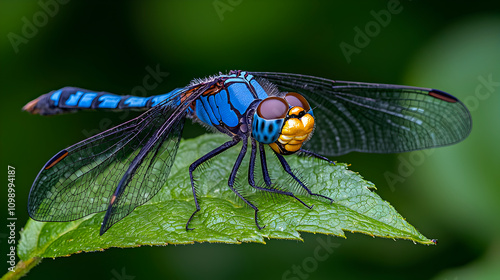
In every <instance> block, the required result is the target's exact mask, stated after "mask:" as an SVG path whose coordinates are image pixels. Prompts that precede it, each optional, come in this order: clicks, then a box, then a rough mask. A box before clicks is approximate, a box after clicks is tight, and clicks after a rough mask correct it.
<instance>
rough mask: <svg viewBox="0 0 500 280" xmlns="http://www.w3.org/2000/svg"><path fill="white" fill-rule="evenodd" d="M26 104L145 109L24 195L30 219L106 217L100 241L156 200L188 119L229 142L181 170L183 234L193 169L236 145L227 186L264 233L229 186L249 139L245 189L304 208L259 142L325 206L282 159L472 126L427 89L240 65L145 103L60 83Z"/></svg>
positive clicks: (455, 133) (407, 146)
mask: <svg viewBox="0 0 500 280" xmlns="http://www.w3.org/2000/svg"><path fill="white" fill-rule="evenodd" d="M23 109H24V110H25V111H28V112H30V113H33V114H40V115H54V114H62V113H67V112H75V111H79V110H87V109H108V110H127V109H136V110H145V112H144V113H142V114H141V115H140V116H138V117H136V118H134V119H132V120H129V121H126V122H124V123H122V124H120V125H118V126H116V127H113V128H111V129H109V130H106V131H104V132H102V133H99V134H97V135H95V136H92V137H90V138H88V139H85V140H83V141H81V142H79V143H77V144H74V145H73V146H70V147H68V148H66V149H64V150H62V151H60V152H59V153H57V154H56V155H55V156H54V157H52V158H51V159H50V160H49V161H48V162H47V163H46V164H45V166H44V167H43V168H42V170H41V171H40V173H39V174H38V176H37V177H36V179H35V181H34V183H33V186H32V188H31V190H30V194H29V199H28V212H29V215H30V217H31V218H33V219H34V220H38V221H72V220H76V219H79V218H82V217H85V216H87V215H90V214H92V213H97V212H101V211H106V213H105V216H104V220H103V222H102V226H101V229H100V234H101V235H102V234H104V233H105V232H106V231H107V230H108V229H109V228H110V227H111V226H112V225H114V224H115V223H117V222H118V221H120V220H121V219H123V218H124V217H126V216H127V215H129V214H130V213H131V212H132V211H133V210H134V209H135V208H136V207H137V206H140V205H142V204H144V203H146V202H147V201H148V200H150V199H151V198H153V197H154V196H155V195H156V194H157V193H158V191H159V190H160V188H161V187H162V186H163V185H164V184H165V183H166V182H167V180H168V175H169V172H170V169H171V167H172V163H173V161H174V159H175V156H176V152H177V148H178V145H179V140H180V138H181V135H182V130H183V126H184V122H185V119H186V118H190V119H192V120H193V121H195V122H198V123H200V124H202V125H203V126H205V127H208V128H211V129H212V130H216V131H219V132H221V133H224V134H226V135H228V136H229V138H230V140H228V141H227V142H225V143H224V144H222V145H221V146H219V147H218V148H216V149H214V150H212V151H211V152H209V153H207V154H206V155H204V156H202V157H201V158H199V159H198V160H196V161H195V162H193V163H192V164H191V165H190V167H189V175H190V179H191V187H192V192H193V197H194V205H195V207H196V208H195V210H194V212H193V214H192V215H191V216H190V217H189V218H188V220H187V223H186V230H191V229H192V228H190V227H189V224H190V222H191V220H192V219H193V217H195V215H196V213H197V212H198V211H200V209H201V208H200V204H199V202H198V196H197V193H196V188H195V181H194V179H193V172H194V171H195V170H196V169H197V167H199V166H200V165H202V164H203V163H205V162H207V161H208V160H210V159H211V158H213V157H215V156H216V155H218V154H220V153H222V152H224V151H225V150H227V149H229V148H231V147H233V146H235V145H236V144H238V143H239V142H242V143H243V145H242V148H241V151H240V153H239V155H238V157H237V158H236V160H235V163H234V165H233V168H232V172H231V173H230V176H229V179H228V187H229V188H230V189H231V190H232V191H233V192H234V193H235V194H236V195H237V196H238V197H239V198H240V199H241V200H243V201H244V202H245V203H246V204H248V205H249V206H250V207H251V208H252V209H253V210H254V212H255V217H254V219H255V224H256V226H257V228H259V229H262V228H263V227H264V226H261V225H260V224H259V221H258V215H257V214H258V211H259V208H258V207H257V205H255V204H253V203H252V202H251V201H249V200H248V199H247V198H246V197H245V196H244V195H242V194H241V193H240V192H238V190H237V189H235V187H234V183H235V179H236V174H237V171H238V169H239V168H240V164H241V162H242V160H243V159H244V157H245V155H246V154H247V149H248V148H247V147H248V142H249V141H250V144H251V151H250V161H249V170H248V183H249V185H250V186H251V187H253V188H255V189H258V190H261V191H266V192H271V193H275V194H278V195H285V196H289V197H292V198H293V199H295V200H296V201H297V202H298V203H301V204H303V205H304V206H305V207H308V208H312V205H308V204H306V203H305V202H303V201H302V200H301V199H300V198H298V197H297V196H295V194H294V193H293V192H292V191H288V190H286V189H282V188H278V187H275V186H274V185H273V182H272V180H271V178H270V176H269V173H268V171H267V162H266V156H265V146H264V145H269V146H270V148H271V150H272V152H273V153H274V154H275V155H276V157H277V159H278V160H279V162H280V164H281V165H282V167H283V169H284V171H286V173H288V174H289V175H290V176H291V178H293V180H295V181H296V182H297V184H298V185H300V187H301V188H303V189H304V190H305V191H306V192H307V193H308V194H309V195H311V196H314V197H317V198H319V199H320V200H323V199H324V200H326V201H329V202H330V203H332V202H333V200H332V199H331V198H329V197H327V196H324V195H321V194H318V193H314V192H312V191H311V189H310V188H309V187H308V186H307V185H306V184H305V183H304V182H302V181H301V180H300V179H299V178H298V177H297V176H296V175H295V174H294V172H293V170H292V168H291V167H290V166H289V165H288V163H287V161H286V160H285V157H284V156H286V155H291V154H295V153H297V154H299V155H305V156H311V157H316V158H319V159H321V160H325V161H328V162H330V163H333V162H332V161H330V160H329V159H328V158H326V157H325V156H338V155H342V154H346V153H349V152H352V151H357V152H369V153H400V152H407V151H413V150H419V149H426V148H433V147H439V146H444V145H450V144H454V143H457V142H459V141H461V140H463V139H465V138H466V137H467V136H468V135H469V133H470V131H471V127H472V120H471V116H470V113H469V111H468V110H467V108H466V107H465V106H464V104H463V103H462V102H460V101H459V100H458V99H457V98H455V97H454V96H452V95H450V94H448V93H445V92H443V91H440V90H436V89H430V88H418V87H410V86H399V85H388V84H372V83H359V82H345V81H335V80H329V79H324V78H319V77H313V76H306V75H299V74H285V73H270V72H246V71H239V70H238V71H230V72H229V73H228V74H222V73H219V75H217V76H212V77H209V78H205V79H195V80H193V81H192V82H191V83H190V84H189V85H187V86H186V87H183V88H177V89H175V90H173V91H171V92H169V93H166V94H163V95H157V96H151V97H137V96H129V95H127V96H120V95H115V94H111V93H107V92H95V91H90V90H85V89H81V88H75V87H64V88H62V89H59V90H55V91H52V92H50V93H47V94H44V95H42V96H40V97H39V98H37V99H35V100H33V101H31V102H29V103H28V104H26V106H24V108H23ZM313 111H314V112H313ZM313 132H314V137H313ZM257 147H258V148H257ZM257 151H258V153H259V158H260V162H261V168H262V176H263V181H264V183H263V184H256V183H255V179H254V170H255V163H256V158H257ZM105 170H107V171H106V173H104V171H105ZM103 174H105V175H104V177H102V175H103ZM99 175H101V176H99Z"/></svg>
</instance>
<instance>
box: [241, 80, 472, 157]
mask: <svg viewBox="0 0 500 280" xmlns="http://www.w3.org/2000/svg"><path fill="white" fill-rule="evenodd" d="M250 73H251V74H252V75H254V76H256V77H262V78H265V79H267V80H268V81H270V82H271V83H273V84H275V85H276V86H278V88H279V89H280V90H282V91H293V92H298V93H301V94H303V95H304V96H305V97H306V99H307V100H308V101H309V103H310V105H311V107H312V108H313V113H314V116H315V122H316V128H315V130H314V136H313V137H312V138H311V139H310V140H309V141H308V142H307V143H306V144H305V148H306V149H310V150H313V151H316V152H318V153H321V154H323V155H329V156H336V155H342V154H346V153H348V152H351V151H358V152H368V153H399V152H407V151H413V150H419V149H426V148H432V147H439V146H444V145H450V144H453V143H456V142H459V141H461V140H463V139H465V138H466V137H467V136H468V135H469V133H470V131H471V128H472V120H471V116H470V113H469V111H468V110H467V108H466V107H465V105H464V104H463V103H462V102H460V101H459V100H458V99H456V98H455V97H453V96H452V95H450V94H448V93H445V92H442V91H439V90H435V89H429V88H417V87H409V86H397V85H387V84H371V83H357V82H345V81H334V80H328V79H323V78H318V77H313V76H305V75H298V74H285V73H268V72H250Z"/></svg>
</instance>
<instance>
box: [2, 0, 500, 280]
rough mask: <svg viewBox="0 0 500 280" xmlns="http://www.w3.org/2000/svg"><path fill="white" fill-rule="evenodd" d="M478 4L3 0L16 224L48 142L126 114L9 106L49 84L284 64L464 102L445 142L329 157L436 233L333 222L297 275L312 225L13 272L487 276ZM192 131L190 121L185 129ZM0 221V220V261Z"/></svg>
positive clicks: (6, 142)
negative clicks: (462, 126) (295, 237)
mask: <svg viewBox="0 0 500 280" xmlns="http://www.w3.org/2000/svg"><path fill="white" fill-rule="evenodd" d="M483 2H484V3H480V2H477V1H476V2H457V1H405V0H401V1H395V0H391V1H389V0H384V1H368V0H367V1H250V0H208V1H121V2H112V1H109V2H104V1H102V2H100V1H99V2H97V1H96V2H92V1H70V0H69V1H68V0H64V1H63V0H59V1H56V0H52V1H49V0H41V1H1V2H0V23H1V24H0V30H1V32H0V34H1V36H2V39H1V40H0V71H1V74H0V77H1V78H0V81H1V82H0V92H1V98H2V100H1V105H0V106H1V110H0V123H1V127H0V131H1V132H0V134H1V153H0V155H1V162H2V164H1V166H2V169H3V170H4V172H3V173H4V174H3V175H2V177H3V176H6V169H7V168H6V166H7V165H11V166H14V167H15V168H16V174H17V175H16V208H17V209H16V210H17V211H16V217H17V218H18V222H17V226H18V230H20V228H21V226H22V225H24V223H25V221H26V220H27V219H28V216H27V213H26V210H25V209H26V201H27V197H28V192H29V189H30V187H31V184H32V182H33V180H34V178H35V177H36V175H37V173H38V171H39V170H40V168H41V167H42V166H43V164H44V163H45V162H46V161H47V160H48V159H49V158H50V157H51V156H52V155H54V154H55V153H56V152H58V151H59V150H61V149H62V148H64V147H67V146H69V145H71V144H73V143H76V142H77V141H80V140H82V139H84V138H86V137H88V136H90V135H91V134H92V133H94V132H96V131H102V130H103V129H106V128H110V127H111V126H112V125H116V124H119V123H120V122H122V121H124V120H126V119H129V118H131V117H133V116H134V115H136V114H134V113H130V114H129V113H126V114H124V113H103V112H82V113H79V114H72V115H64V116H56V117H40V116H31V115H29V114H27V113H25V112H22V111H21V107H22V106H23V105H24V104H25V103H27V102H28V101H30V100H32V99H34V98H36V97H38V96H39V95H40V94H43V93H46V92H49V91H51V90H54V89H57V88H60V87H62V86H67V85H72V86H79V87H83V88H88V89H93V90H105V91H109V92H114V93H120V94H131V93H140V94H144V95H153V94H161V93H164V92H167V91H170V90H172V89H173V88H176V87H181V86H184V85H186V84H187V83H188V82H189V81H190V80H191V79H192V78H197V77H204V76H207V75H211V74H216V73H218V72H219V71H222V72H226V71H228V70H231V69H243V70H254V71H276V72H290V73H301V74H309V75H316V76H321V77H326V78H331V79H339V80H354V81H365V82H380V83H393V84H408V85H414V86H423V87H433V88H438V89H441V90H444V91H447V92H450V93H452V94H453V95H455V96H457V97H459V98H460V99H461V100H463V101H464V102H465V104H466V105H467V106H468V107H469V108H470V110H471V113H472V117H473V121H474V127H473V131H472V134H471V135H470V137H469V138H467V139H466V140H465V141H464V142H462V143H460V144H457V145H454V146H450V147H445V148H440V149H435V150H430V151H426V152H425V153H424V152H416V153H405V154H399V155H368V154H359V153H352V154H349V155H346V156H342V157H340V158H335V160H338V161H342V162H348V163H350V164H352V165H351V169H352V170H354V171H358V172H360V174H361V175H363V176H364V177H365V178H366V179H367V180H370V181H372V182H374V183H375V184H376V185H377V187H378V191H377V192H378V194H379V195H380V196H381V197H382V198H384V199H385V200H388V201H389V202H390V203H391V204H392V205H393V206H394V207H395V208H396V209H397V210H398V211H399V212H400V213H401V214H402V215H403V216H404V217H406V218H407V220H408V221H409V222H410V223H411V224H413V225H414V226H415V227H417V229H419V230H420V231H421V232H422V233H423V234H424V235H426V236H427V237H429V238H437V239H438V240H439V243H438V245H437V246H424V245H418V244H413V243H412V242H410V241H403V240H397V241H394V240H391V239H383V238H372V237H369V236H365V235H362V234H352V233H347V239H343V238H337V237H334V238H333V240H332V242H335V243H338V246H337V247H336V248H335V249H334V250H333V252H332V253H331V254H329V256H328V259H327V260H324V261H317V262H316V263H317V266H316V267H315V268H314V269H308V270H309V271H304V269H302V274H297V273H295V272H294V270H293V267H294V266H298V267H301V266H302V264H303V263H304V261H305V262H307V260H310V259H311V257H314V251H315V249H316V248H317V247H318V246H320V243H319V242H318V239H317V238H318V235H313V234H303V237H304V242H296V241H286V240H269V241H268V242H267V244H266V245H261V244H241V245H226V244H206V243H205V244H194V245H182V246H166V247H141V248H134V249H119V248H113V249H109V250H106V251H104V252H95V253H81V254H77V255H73V256H70V257H68V258H58V259H55V260H52V259H47V260H44V261H43V262H42V263H41V264H40V265H39V266H38V267H36V268H34V269H33V270H32V271H31V273H30V274H29V275H28V277H27V278H26V279H68V278H71V279H152V278H160V277H161V278H169V279H181V278H186V279H194V278H197V279H205V278H212V279H213V278H217V279H225V278H228V279H229V278H230V279H236V278H237V279H333V278H336V279H341V278H344V279H366V278H367V277H369V278H371V279H401V278H405V279H460V280H461V279H500V268H499V266H498V263H500V219H499V213H500V203H498V201H499V199H500V188H499V187H500V172H498V171H499V167H500V164H499V162H500V160H499V158H500V148H498V143H499V142H500V129H499V120H500V106H499V105H500V96H499V95H500V4H498V3H500V2H497V4H491V3H493V2H494V1H483ZM486 3H490V4H486ZM493 5H495V6H493ZM384 11H385V12H384ZM388 13H389V14H390V18H389V17H387V16H385V17H384V15H387V14H388ZM30 25H32V26H30ZM366 28H368V30H367V29H366ZM358 30H361V32H363V33H364V34H366V35H365V36H368V37H366V38H364V40H363V38H361V37H362V36H363V35H357V34H358V32H359V31H358ZM358 37H359V38H358ZM348 45H349V46H348ZM341 46H344V48H342V47H341ZM346 51H348V52H347V53H346ZM157 68H158V69H159V70H160V71H161V72H162V73H163V74H162V75H163V76H161V77H159V78H158V83H157V84H156V85H155V86H154V87H152V88H148V89H146V88H145V87H144V84H143V79H144V77H145V76H146V75H148V73H149V71H150V70H148V69H157ZM165 73H168V75H167V74H165ZM141 92H142V93H141ZM201 133H203V129H200V128H199V127H197V126H196V125H190V126H188V127H187V128H186V129H185V132H184V137H185V138H190V137H194V136H196V135H199V134H201ZM179 156H182V155H179ZM3 178H5V177H3ZM388 178H389V179H388ZM3 182H6V181H5V180H4V181H3ZM6 189H7V183H3V185H2V196H1V197H2V198H1V199H2V202H1V203H0V205H2V208H3V209H0V213H1V214H0V215H1V217H2V220H3V221H6V219H5V218H3V217H6V210H7V209H6V208H7V206H6V201H7V191H6ZM166 214H168V213H166ZM6 233H7V232H6V229H5V227H2V229H1V230H0V242H1V246H2V251H1V255H2V260H3V259H4V258H5V254H6V252H7V249H6V247H5V246H6V245H7V244H6V240H7V239H6V236H7V235H6ZM324 240H326V237H324ZM2 267H5V270H6V264H5V261H2ZM5 270H3V271H2V272H1V274H3V273H4V271H5ZM287 271H290V272H289V273H287ZM127 277H128V278H127ZM133 277H135V278H133Z"/></svg>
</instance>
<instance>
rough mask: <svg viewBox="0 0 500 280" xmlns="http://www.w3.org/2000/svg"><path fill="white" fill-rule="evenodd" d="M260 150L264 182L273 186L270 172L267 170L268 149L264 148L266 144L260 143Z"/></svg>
mask: <svg viewBox="0 0 500 280" xmlns="http://www.w3.org/2000/svg"><path fill="white" fill-rule="evenodd" d="M259 152H260V163H261V166H262V176H263V177H264V182H265V183H266V185H267V186H271V177H269V172H268V171H267V161H266V151H265V149H264V144H262V143H259Z"/></svg>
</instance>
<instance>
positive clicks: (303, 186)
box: [274, 152, 333, 204]
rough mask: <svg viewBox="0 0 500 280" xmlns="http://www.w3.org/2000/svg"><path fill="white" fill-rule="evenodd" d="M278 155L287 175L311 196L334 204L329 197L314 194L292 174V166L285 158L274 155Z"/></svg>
mask: <svg viewBox="0 0 500 280" xmlns="http://www.w3.org/2000/svg"><path fill="white" fill-rule="evenodd" d="M274 154H276V156H277V157H278V160H279V161H280V163H281V166H283V169H285V171H286V173H288V174H289V175H290V176H292V178H293V179H294V180H295V181H297V182H298V183H299V185H300V186H301V187H302V188H303V189H304V190H306V191H307V193H308V194H310V195H314V196H319V197H322V198H325V199H328V200H330V204H331V203H333V199H331V198H329V197H328V196H325V195H321V194H318V193H313V192H312V191H311V190H310V189H309V188H308V187H307V186H306V185H304V183H302V182H301V181H300V180H299V178H297V176H295V174H293V172H292V169H291V168H290V165H288V162H286V160H285V158H284V157H283V156H282V155H280V154H278V153H276V152H275V153H274Z"/></svg>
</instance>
